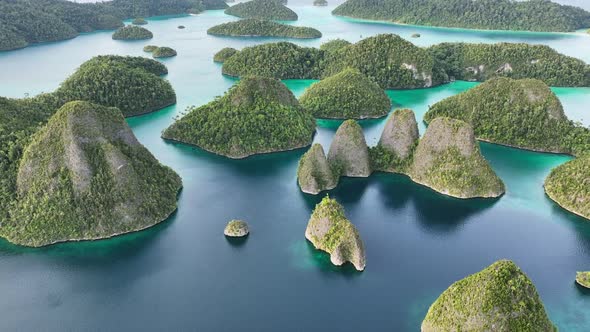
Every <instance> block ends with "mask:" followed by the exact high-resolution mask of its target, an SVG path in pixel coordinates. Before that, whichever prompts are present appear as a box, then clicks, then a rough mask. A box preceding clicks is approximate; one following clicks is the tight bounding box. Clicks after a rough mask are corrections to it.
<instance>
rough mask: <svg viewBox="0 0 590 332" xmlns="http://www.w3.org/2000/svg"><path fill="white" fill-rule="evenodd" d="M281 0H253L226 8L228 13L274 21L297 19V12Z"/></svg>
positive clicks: (240, 16)
mask: <svg viewBox="0 0 590 332" xmlns="http://www.w3.org/2000/svg"><path fill="white" fill-rule="evenodd" d="M285 4H286V2H284V3H283V2H282V1H280V0H251V1H247V2H241V3H238V4H236V5H233V6H231V7H229V8H228V9H226V10H225V13H226V14H227V15H232V16H237V17H239V18H256V19H260V20H273V21H297V18H298V17H297V13H295V12H294V11H292V10H291V9H289V8H288V7H287V6H285Z"/></svg>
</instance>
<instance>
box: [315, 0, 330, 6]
mask: <svg viewBox="0 0 590 332" xmlns="http://www.w3.org/2000/svg"><path fill="white" fill-rule="evenodd" d="M313 5H314V6H316V7H325V6H327V5H328V1H326V0H313Z"/></svg>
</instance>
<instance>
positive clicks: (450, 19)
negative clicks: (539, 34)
mask: <svg viewBox="0 0 590 332" xmlns="http://www.w3.org/2000/svg"><path fill="white" fill-rule="evenodd" d="M332 13H333V14H334V15H339V16H348V17H355V18H362V19H371V20H379V21H388V22H394V23H401V24H413V25H424V26H438V27H452V28H467V29H485V30H524V31H545V32H572V31H576V30H579V29H584V28H588V27H590V13H589V12H587V11H585V10H583V9H581V8H578V7H573V6H565V5H560V4H557V3H554V2H550V1H512V0H478V1H473V0H383V1H371V0H347V1H346V2H345V3H343V4H341V5H340V6H338V7H337V8H336V9H334V11H333V12H332Z"/></svg>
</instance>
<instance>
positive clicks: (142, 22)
mask: <svg viewBox="0 0 590 332" xmlns="http://www.w3.org/2000/svg"><path fill="white" fill-rule="evenodd" d="M131 24H135V25H146V24H148V21H146V20H145V18H143V17H138V18H135V19H133V21H131Z"/></svg>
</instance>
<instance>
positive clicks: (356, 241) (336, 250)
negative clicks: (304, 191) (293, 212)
mask: <svg viewBox="0 0 590 332" xmlns="http://www.w3.org/2000/svg"><path fill="white" fill-rule="evenodd" d="M305 238H307V239H308V240H309V241H310V242H311V243H312V244H313V245H314V246H315V247H316V249H320V250H323V251H325V252H327V253H329V254H330V260H331V261H332V264H334V265H338V266H340V265H342V264H344V263H346V262H350V263H352V264H353V265H354V267H355V268H356V269H357V270H358V271H363V270H364V269H365V265H366V258H365V246H364V244H363V241H362V240H361V238H360V235H359V233H358V231H357V229H356V227H354V225H353V224H352V223H351V222H350V221H348V219H346V216H345V215H344V208H342V206H341V205H340V204H338V202H336V200H334V199H330V198H329V197H325V198H324V199H323V200H322V201H321V202H320V203H319V204H318V205H316V207H315V210H314V211H313V213H312V215H311V218H310V219H309V223H308V224H307V229H306V230H305Z"/></svg>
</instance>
